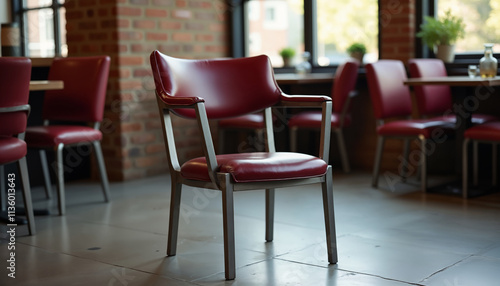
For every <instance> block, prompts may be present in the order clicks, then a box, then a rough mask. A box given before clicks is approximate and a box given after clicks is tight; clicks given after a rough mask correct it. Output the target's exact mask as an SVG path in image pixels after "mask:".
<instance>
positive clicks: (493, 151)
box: [491, 143, 498, 186]
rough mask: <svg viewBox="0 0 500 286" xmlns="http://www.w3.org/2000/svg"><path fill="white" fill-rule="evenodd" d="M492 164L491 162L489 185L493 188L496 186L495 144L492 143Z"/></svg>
mask: <svg viewBox="0 0 500 286" xmlns="http://www.w3.org/2000/svg"><path fill="white" fill-rule="evenodd" d="M492 145H493V146H492V150H491V154H492V157H493V158H492V162H491V184H492V185H493V186H496V185H497V147H498V146H497V144H496V143H493V144H492Z"/></svg>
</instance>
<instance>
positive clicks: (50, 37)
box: [26, 9, 55, 57]
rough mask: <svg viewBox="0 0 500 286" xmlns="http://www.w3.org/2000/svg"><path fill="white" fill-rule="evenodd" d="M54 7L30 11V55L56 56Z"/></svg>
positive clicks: (27, 15) (28, 14)
mask: <svg viewBox="0 0 500 286" xmlns="http://www.w3.org/2000/svg"><path fill="white" fill-rule="evenodd" d="M53 14H54V13H53V12H52V9H41V10H33V11H28V12H27V13H26V17H27V23H28V25H27V27H28V42H27V44H28V56H30V57H53V56H55V44H54V21H53Z"/></svg>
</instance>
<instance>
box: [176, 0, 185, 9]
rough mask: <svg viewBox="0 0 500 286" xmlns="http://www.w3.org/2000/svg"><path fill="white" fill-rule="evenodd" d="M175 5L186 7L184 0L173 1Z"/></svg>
mask: <svg viewBox="0 0 500 286" xmlns="http://www.w3.org/2000/svg"><path fill="white" fill-rule="evenodd" d="M175 6H177V7H182V8H183V7H186V6H187V1H186V0H177V1H175Z"/></svg>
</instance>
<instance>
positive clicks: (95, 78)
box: [26, 56, 110, 215]
mask: <svg viewBox="0 0 500 286" xmlns="http://www.w3.org/2000/svg"><path fill="white" fill-rule="evenodd" d="M109 65H110V59H109V57H108V56H94V57H68V58H56V59H54V61H53V63H52V65H51V67H50V70H49V75H48V79H49V80H62V81H63V82H64V89H62V90H51V91H47V92H46V93H45V97H44V101H43V107H42V117H43V120H44V125H43V126H34V127H28V128H27V129H26V142H27V143H28V148H34V149H38V150H39V153H40V160H41V163H42V172H43V175H44V179H45V187H46V189H47V193H49V194H50V193H51V192H50V185H51V183H50V176H49V168H48V164H47V157H46V154H45V150H47V149H52V150H54V152H55V157H56V162H55V163H54V164H53V165H52V166H53V168H54V171H55V173H56V177H57V190H58V204H59V215H64V214H65V212H66V206H65V191H64V169H65V164H64V162H63V149H64V148H65V147H69V146H78V147H81V146H87V145H92V146H93V148H94V154H95V156H96V159H97V164H98V166H99V171H100V176H101V184H102V188H103V192H104V199H105V201H106V202H108V201H109V184H108V178H107V175H106V167H105V165H104V159H103V156H102V150H101V144H100V140H101V139H102V133H101V131H100V130H99V125H100V122H101V121H102V119H103V113H104V100H105V97H106V86H107V83H108V73H109ZM61 122H68V124H64V125H63V124H61ZM89 125H91V127H90V126H89Z"/></svg>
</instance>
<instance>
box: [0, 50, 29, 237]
mask: <svg viewBox="0 0 500 286" xmlns="http://www.w3.org/2000/svg"><path fill="white" fill-rule="evenodd" d="M30 77H31V60H30V59H28V58H15V57H0V91H1V96H0V122H1V124H0V177H1V180H0V182H1V184H2V187H1V188H0V189H1V192H2V198H4V197H5V191H6V190H5V187H7V188H8V189H9V196H10V195H11V194H12V192H11V191H10V190H11V189H14V192H15V189H16V185H18V184H19V183H21V184H22V186H23V200H24V207H25V211H26V216H27V220H28V230H29V234H30V235H34V234H35V219H34V216H33V205H32V202H31V189H30V183H29V176H28V167H27V165H26V153H27V147H26V142H25V141H24V140H23V139H24V132H25V130H26V123H27V121H28V113H29V111H30V106H29V105H28V96H29V85H30ZM14 162H17V166H18V169H19V173H20V178H17V177H15V174H8V175H7V179H6V177H5V174H4V165H6V164H10V163H14ZM12 195H15V193H13V194H12ZM2 203H5V202H2ZM2 210H3V209H2ZM8 210H9V209H8V208H7V211H8ZM9 218H14V217H12V216H11V217H7V219H9Z"/></svg>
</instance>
